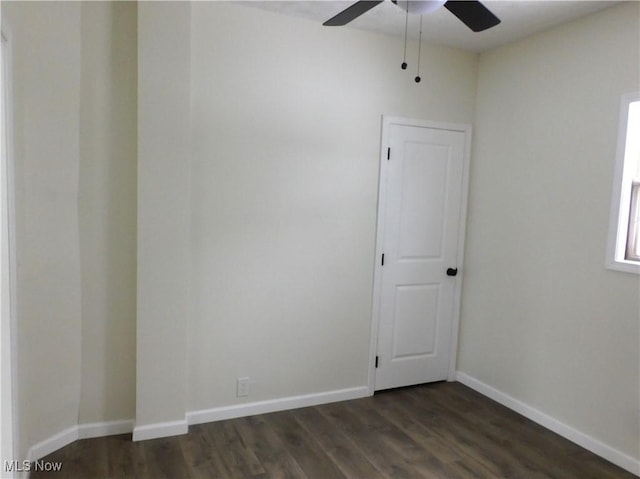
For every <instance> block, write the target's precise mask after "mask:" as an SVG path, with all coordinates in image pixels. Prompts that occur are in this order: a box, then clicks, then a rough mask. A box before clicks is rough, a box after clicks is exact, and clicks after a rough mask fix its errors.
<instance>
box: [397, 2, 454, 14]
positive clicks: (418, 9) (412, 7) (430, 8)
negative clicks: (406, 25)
mask: <svg viewBox="0 0 640 479" xmlns="http://www.w3.org/2000/svg"><path fill="white" fill-rule="evenodd" d="M446 2H447V0H396V1H394V2H393V3H395V4H396V5H398V6H399V7H400V8H402V9H403V10H405V11H407V12H409V13H416V14H418V15H424V14H426V13H431V12H434V11H436V10H437V9H439V8H440V7H442V6H443V5H444V4H445V3H446Z"/></svg>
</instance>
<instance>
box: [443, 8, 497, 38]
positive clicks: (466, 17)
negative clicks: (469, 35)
mask: <svg viewBox="0 0 640 479" xmlns="http://www.w3.org/2000/svg"><path fill="white" fill-rule="evenodd" d="M444 6H445V7H446V9H447V10H449V11H450V12H451V13H453V14H454V15H455V16H456V17H458V19H459V20H460V21H461V22H462V23H464V24H465V25H466V26H468V27H469V28H470V29H471V30H473V31H474V32H481V31H483V30H486V29H488V28H491V27H495V26H496V25H497V24H498V23H500V19H499V18H498V17H496V16H495V15H494V14H493V13H491V11H490V10H489V9H488V8H487V7H485V6H484V5H483V4H482V3H480V2H478V1H477V0H472V1H466V0H449V1H448V2H447V3H445V4H444Z"/></svg>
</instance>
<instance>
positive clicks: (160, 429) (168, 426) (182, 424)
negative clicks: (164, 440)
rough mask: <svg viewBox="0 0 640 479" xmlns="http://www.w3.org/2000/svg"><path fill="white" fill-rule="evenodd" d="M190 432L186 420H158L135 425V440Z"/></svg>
mask: <svg viewBox="0 0 640 479" xmlns="http://www.w3.org/2000/svg"><path fill="white" fill-rule="evenodd" d="M187 432H189V424H188V423H187V421H186V420H180V421H168V422H158V423H153V424H145V425H144V426H135V427H134V428H133V440H134V441H146V440H147V439H157V438H159V437H169V436H179V435H181V434H186V433H187Z"/></svg>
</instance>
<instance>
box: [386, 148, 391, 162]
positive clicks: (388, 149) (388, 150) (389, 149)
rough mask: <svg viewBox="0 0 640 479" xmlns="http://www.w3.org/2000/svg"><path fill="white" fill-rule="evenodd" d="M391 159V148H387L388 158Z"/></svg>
mask: <svg viewBox="0 0 640 479" xmlns="http://www.w3.org/2000/svg"><path fill="white" fill-rule="evenodd" d="M390 159H391V148H387V160H390Z"/></svg>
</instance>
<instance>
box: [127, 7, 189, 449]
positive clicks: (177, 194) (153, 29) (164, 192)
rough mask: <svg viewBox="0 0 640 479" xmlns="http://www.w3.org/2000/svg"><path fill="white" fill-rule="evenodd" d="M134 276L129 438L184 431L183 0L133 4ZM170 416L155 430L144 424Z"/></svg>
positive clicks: (186, 215)
mask: <svg viewBox="0 0 640 479" xmlns="http://www.w3.org/2000/svg"><path fill="white" fill-rule="evenodd" d="M138 8H139V10H138V59H139V61H138V282H137V300H138V303H137V329H136V334H137V335H136V378H137V379H136V418H135V419H136V428H135V430H134V439H145V438H148V437H152V436H154V435H168V434H169V433H177V432H186V428H187V426H186V422H185V412H186V411H185V403H186V379H185V370H186V361H187V351H186V341H187V324H188V321H187V319H188V317H189V314H190V311H189V220H190V213H189V200H190V197H189V180H190V173H191V169H190V156H191V152H190V144H189V137H190V131H189V85H190V81H189V64H190V50H189V48H190V47H189V46H190V35H189V26H190V19H191V17H190V15H191V11H190V9H191V6H190V4H189V3H188V2H141V3H140V4H139V5H138ZM159 423H163V424H165V426H166V423H171V424H170V425H169V426H168V427H169V429H167V428H166V427H164V426H163V429H162V430H160V431H157V428H155V426H154V427H152V428H151V432H150V429H149V426H150V425H154V424H159Z"/></svg>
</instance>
